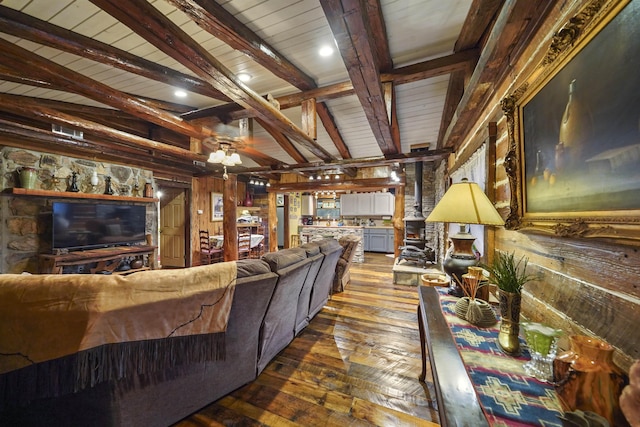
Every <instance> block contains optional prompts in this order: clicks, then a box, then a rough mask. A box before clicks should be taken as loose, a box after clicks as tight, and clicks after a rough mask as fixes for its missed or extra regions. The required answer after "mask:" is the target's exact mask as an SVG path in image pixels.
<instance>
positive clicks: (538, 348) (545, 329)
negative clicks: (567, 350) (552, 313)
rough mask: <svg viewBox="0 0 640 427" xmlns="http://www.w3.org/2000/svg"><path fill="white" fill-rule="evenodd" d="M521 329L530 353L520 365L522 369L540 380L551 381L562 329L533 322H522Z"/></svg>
mask: <svg viewBox="0 0 640 427" xmlns="http://www.w3.org/2000/svg"><path fill="white" fill-rule="evenodd" d="M522 329H523V330H524V337H525V341H526V342H527V347H529V353H530V354H531V360H529V361H528V362H526V363H525V364H524V365H522V366H523V368H524V371H525V372H526V373H527V375H530V376H532V377H534V378H537V379H539V380H540V381H545V382H551V381H552V380H553V360H554V359H555V357H556V350H557V343H558V337H560V335H561V334H562V331H561V330H560V329H554V328H551V327H549V326H545V325H543V324H541V323H535V322H523V323H522Z"/></svg>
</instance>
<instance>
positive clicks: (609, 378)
mask: <svg viewBox="0 0 640 427" xmlns="http://www.w3.org/2000/svg"><path fill="white" fill-rule="evenodd" d="M569 343H570V350H568V351H565V352H562V353H560V354H559V355H558V357H556V359H555V360H554V362H553V379H554V381H555V389H556V392H557V394H558V399H559V400H560V404H561V406H562V409H563V410H564V411H575V410H576V409H580V410H582V411H591V412H595V413H596V414H599V415H601V416H603V417H605V418H606V419H607V420H608V421H609V423H610V424H611V425H612V426H624V425H626V422H625V420H624V416H623V415H622V412H621V411H620V404H619V398H620V394H621V393H622V389H623V388H624V386H625V382H626V378H625V375H624V373H623V372H622V370H620V369H619V368H618V367H617V366H616V365H615V364H614V363H613V347H612V346H611V345H609V344H608V343H606V342H604V341H602V340H599V339H597V338H591V337H588V336H584V335H573V336H571V337H569Z"/></svg>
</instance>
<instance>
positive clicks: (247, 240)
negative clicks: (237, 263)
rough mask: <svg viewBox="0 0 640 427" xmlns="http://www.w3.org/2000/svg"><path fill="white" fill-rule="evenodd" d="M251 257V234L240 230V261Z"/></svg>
mask: <svg viewBox="0 0 640 427" xmlns="http://www.w3.org/2000/svg"><path fill="white" fill-rule="evenodd" d="M250 257H251V233H250V232H249V231H240V230H238V259H246V258H250Z"/></svg>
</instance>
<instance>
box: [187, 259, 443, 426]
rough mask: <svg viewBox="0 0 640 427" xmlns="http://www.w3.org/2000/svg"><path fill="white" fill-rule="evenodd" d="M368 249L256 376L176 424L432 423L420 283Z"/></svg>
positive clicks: (433, 413)
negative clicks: (401, 276)
mask: <svg viewBox="0 0 640 427" xmlns="http://www.w3.org/2000/svg"><path fill="white" fill-rule="evenodd" d="M392 265H393V259H392V258H390V257H387V256H385V255H383V254H369V253H367V254H366V257H365V263H364V264H354V265H353V266H352V269H351V284H350V285H349V286H348V287H347V289H346V290H345V292H343V293H340V294H336V295H333V296H332V298H331V300H330V301H329V303H328V304H327V306H326V307H325V308H324V309H323V310H322V311H321V312H320V313H318V315H317V316H316V317H315V318H314V319H313V320H312V322H311V324H310V325H309V326H307V328H306V329H305V330H304V331H302V332H301V333H300V335H299V336H297V337H296V338H295V339H294V341H293V342H292V343H291V344H290V345H289V346H288V347H287V348H286V349H285V350H283V351H282V352H281V353H280V354H279V355H278V356H277V357H276V358H275V359H274V360H273V361H272V362H271V363H270V364H269V365H268V366H267V368H266V369H265V370H264V372H263V373H262V374H261V375H260V376H259V377H258V378H257V379H256V381H254V382H252V383H250V384H248V385H246V386H244V387H242V388H240V389H238V390H236V391H235V392H233V393H231V394H229V395H227V396H226V397H224V398H222V399H220V400H218V401H216V402H215V403H213V404H211V405H209V406H207V407H206V408H204V409H202V410H201V411H200V412H198V413H196V414H194V415H192V416H191V417H190V418H188V419H186V420H183V421H182V422H180V423H178V424H177V425H176V426H179V427H194V426H305V427H310V426H340V427H342V426H372V425H375V426H385V427H386V426H394V427H395V426H434V425H437V422H438V415H437V412H436V409H435V406H436V403H435V393H434V391H433V385H432V384H430V383H427V384H422V383H420V382H419V381H418V375H419V374H420V371H421V367H422V366H421V355H420V339H419V335H418V323H417V318H416V307H417V305H418V295H417V289H416V288H415V287H411V286H399V285H394V284H393V279H392V273H391V268H392Z"/></svg>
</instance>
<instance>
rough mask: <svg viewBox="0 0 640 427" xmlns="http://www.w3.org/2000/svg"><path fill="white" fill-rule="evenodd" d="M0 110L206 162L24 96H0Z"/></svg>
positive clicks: (167, 145)
mask: <svg viewBox="0 0 640 427" xmlns="http://www.w3.org/2000/svg"><path fill="white" fill-rule="evenodd" d="M0 110H3V111H6V112H9V113H11V112H14V113H20V114H21V115H23V116H26V117H33V118H37V119H40V120H41V121H43V122H45V123H46V122H49V123H56V124H60V125H63V126H68V127H71V128H77V129H82V131H83V132H88V133H91V134H94V135H98V136H101V137H106V138H110V139H113V140H116V141H119V142H121V143H124V144H128V145H131V146H133V147H135V148H138V149H143V150H151V151H155V152H159V153H162V154H165V155H168V156H171V157H173V158H181V159H185V160H189V161H194V160H195V161H199V162H206V160H207V157H206V156H204V155H202V154H196V153H193V152H191V151H189V150H185V149H183V148H179V147H176V146H173V145H170V144H164V143H161V142H156V141H152V140H150V139H147V138H142V137H140V136H136V135H132V134H129V133H126V132H122V131H119V130H116V129H113V128H111V127H108V126H104V125H102V124H100V123H96V122H93V121H90V120H86V119H81V118H78V117H75V116H72V115H69V114H65V113H63V112H60V111H56V110H54V109H52V108H48V107H45V106H43V105H41V104H39V102H38V101H37V100H35V99H33V98H32V99H31V100H29V99H28V98H26V97H24V96H17V95H10V94H6V93H0Z"/></svg>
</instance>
